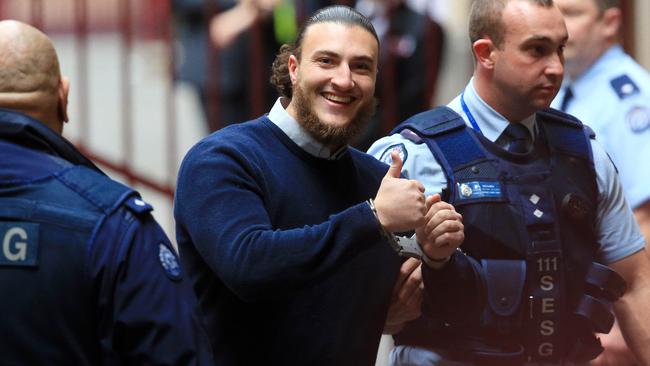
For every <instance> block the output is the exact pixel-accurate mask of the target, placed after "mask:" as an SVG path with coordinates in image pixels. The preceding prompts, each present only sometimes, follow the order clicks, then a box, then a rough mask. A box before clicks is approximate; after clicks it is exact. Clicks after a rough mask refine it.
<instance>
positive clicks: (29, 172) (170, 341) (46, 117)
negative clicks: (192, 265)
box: [0, 21, 211, 365]
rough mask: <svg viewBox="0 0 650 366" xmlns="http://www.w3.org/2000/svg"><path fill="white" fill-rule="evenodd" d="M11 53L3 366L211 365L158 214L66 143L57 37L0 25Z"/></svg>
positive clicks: (3, 75) (5, 123)
mask: <svg viewBox="0 0 650 366" xmlns="http://www.w3.org/2000/svg"><path fill="white" fill-rule="evenodd" d="M0 55H2V56H1V57H0V157H1V158H0V241H1V242H0V244H1V248H0V293H1V294H2V296H1V300H0V324H2V326H0V355H2V356H1V358H2V362H1V363H2V364H4V365H100V364H101V365H121V364H130V365H199V364H211V360H210V357H211V356H210V355H211V352H210V350H209V346H208V345H207V342H206V338H205V335H204V333H203V329H202V325H201V324H200V322H199V320H198V317H197V311H196V309H197V304H196V300H195V299H194V298H193V295H192V293H191V289H190V288H189V285H188V284H187V282H186V280H185V278H184V277H185V275H184V273H183V270H182V269H181V267H180V265H179V261H178V258H177V256H176V254H175V252H174V249H173V248H172V246H171V245H170V242H169V240H168V239H167V237H166V236H165V234H164V233H163V231H162V230H161V229H160V227H159V226H158V224H157V223H156V222H155V221H154V219H153V217H152V216H151V213H150V212H151V210H152V208H151V206H150V205H148V204H147V203H145V202H144V201H142V200H141V199H140V196H139V195H138V193H137V192H135V191H133V190H132V189H130V188H128V187H126V186H124V185H122V184H119V183H117V182H115V181H113V180H111V179H110V178H108V177H107V176H106V175H104V173H102V172H101V171H100V170H99V169H98V168H97V167H95V166H94V165H93V164H92V163H91V162H90V161H89V160H88V159H86V158H85V157H84V156H83V155H82V154H81V153H79V151H77V150H76V149H75V148H74V147H73V146H72V144H70V143H69V142H68V141H67V140H65V139H64V138H63V137H62V136H61V135H60V134H61V132H62V129H63V123H64V121H67V120H68V116H67V112H66V107H67V97H68V90H69V89H68V81H67V80H66V79H65V78H62V77H61V75H60V71H59V63H58V60H57V55H56V52H55V50H54V48H53V46H52V43H51V42H50V40H49V39H48V38H47V37H46V36H45V35H44V34H43V33H41V32H40V31H38V30H36V29H35V28H33V27H31V26H29V25H26V24H23V23H20V22H16V21H0Z"/></svg>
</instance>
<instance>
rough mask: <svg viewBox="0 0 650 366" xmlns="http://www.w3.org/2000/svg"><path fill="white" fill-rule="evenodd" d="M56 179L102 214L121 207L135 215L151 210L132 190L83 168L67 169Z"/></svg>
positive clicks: (79, 166)
mask: <svg viewBox="0 0 650 366" xmlns="http://www.w3.org/2000/svg"><path fill="white" fill-rule="evenodd" d="M58 178H59V179H60V180H61V181H62V182H63V183H65V184H66V185H67V186H68V187H70V188H71V189H73V190H75V191H76V192H77V193H79V194H80V195H81V196H83V197H84V198H86V199H87V200H88V201H90V202H92V203H93V204H94V205H95V206H97V208H98V209H99V210H100V211H102V212H103V213H104V214H109V213H111V212H113V211H114V210H115V209H117V208H118V207H120V206H122V205H124V206H125V207H127V208H128V209H129V211H131V212H133V213H134V214H136V215H141V214H144V213H147V212H150V211H151V210H153V207H151V205H149V204H148V203H146V202H144V201H142V199H141V198H140V195H139V194H138V192H136V191H135V190H133V189H132V188H130V187H128V186H126V185H124V184H122V183H120V182H117V181H114V180H112V179H110V178H109V177H107V176H105V175H103V174H101V173H99V172H97V171H95V170H92V169H89V168H86V167H84V166H81V165H78V166H75V167H74V168H72V169H68V170H67V171H65V172H64V173H62V174H59V176H58Z"/></svg>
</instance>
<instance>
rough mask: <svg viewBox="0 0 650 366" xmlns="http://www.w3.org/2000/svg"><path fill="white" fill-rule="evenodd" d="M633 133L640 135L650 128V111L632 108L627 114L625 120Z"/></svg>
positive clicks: (642, 108)
mask: <svg viewBox="0 0 650 366" xmlns="http://www.w3.org/2000/svg"><path fill="white" fill-rule="evenodd" d="M625 120H626V121H627V124H628V126H629V127H630V129H631V130H632V132H634V133H641V132H643V131H645V130H647V129H648V128H650V110H648V108H645V107H640V106H639V107H634V108H632V109H630V110H629V112H627V116H626V118H625Z"/></svg>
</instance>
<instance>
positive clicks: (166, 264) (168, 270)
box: [158, 243, 182, 281]
mask: <svg viewBox="0 0 650 366" xmlns="http://www.w3.org/2000/svg"><path fill="white" fill-rule="evenodd" d="M158 259H159V260H160V265H161V266H162V268H163V269H164V270H165V274H167V277H169V278H171V279H172V280H175V281H178V280H180V279H181V278H182V272H181V265H180V263H179V262H178V257H177V256H176V254H175V253H174V252H172V250H171V249H169V248H168V247H167V246H166V245H165V244H163V243H160V244H159V250H158Z"/></svg>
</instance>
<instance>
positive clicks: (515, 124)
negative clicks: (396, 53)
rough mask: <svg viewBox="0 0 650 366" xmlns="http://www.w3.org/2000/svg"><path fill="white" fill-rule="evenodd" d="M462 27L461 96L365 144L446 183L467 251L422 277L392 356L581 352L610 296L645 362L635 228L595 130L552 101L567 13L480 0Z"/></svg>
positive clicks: (643, 267)
mask: <svg viewBox="0 0 650 366" xmlns="http://www.w3.org/2000/svg"><path fill="white" fill-rule="evenodd" d="M469 33H470V40H471V47H472V52H473V55H474V58H475V69H474V75H473V78H472V79H471V80H470V81H469V83H468V84H467V86H466V87H465V89H464V90H463V91H462V92H461V94H460V95H459V96H458V97H457V98H455V99H454V100H453V101H451V103H449V104H448V105H447V107H442V108H437V109H433V110H431V111H427V112H424V113H422V114H419V115H416V116H414V117H412V118H410V119H409V120H407V121H405V122H404V123H403V124H401V125H400V126H398V127H397V128H396V129H395V130H394V134H393V135H391V136H389V137H386V138H383V139H381V140H379V141H377V142H376V143H375V144H374V145H373V146H372V147H371V149H370V153H371V154H373V155H374V156H376V157H377V158H379V159H381V160H383V161H390V156H391V154H392V155H394V153H393V152H394V151H398V152H400V155H401V156H403V160H404V166H403V173H404V174H405V175H406V176H407V177H409V178H411V179H417V180H419V181H421V182H422V183H423V184H424V186H425V187H426V194H434V193H437V192H442V195H443V198H444V199H446V200H447V201H448V202H449V203H451V204H453V205H454V206H455V207H456V210H457V211H458V212H459V213H461V214H462V215H463V222H464V225H465V242H464V243H463V246H462V249H463V251H464V253H454V254H453V255H452V256H451V257H450V258H449V262H448V263H447V266H445V267H444V268H443V269H441V270H439V271H435V272H434V271H431V272H429V273H430V274H432V275H431V276H428V277H425V278H424V282H425V285H426V286H428V288H430V289H434V288H436V289H437V291H432V292H431V293H430V294H433V295H432V296H426V297H425V305H424V306H426V307H428V308H430V309H433V311H427V312H423V313H424V314H425V315H423V316H422V317H420V318H419V319H417V320H415V321H412V322H410V323H408V324H407V325H406V327H405V328H404V330H403V331H402V332H401V333H399V334H398V335H397V336H396V343H397V345H398V346H397V347H396V348H395V349H394V350H393V352H392V354H391V360H392V363H393V364H394V365H405V364H408V365H559V364H566V363H567V362H572V363H582V362H588V361H589V360H592V359H594V358H595V357H597V356H598V354H599V353H601V352H602V346H601V344H600V342H599V340H598V339H597V337H596V336H595V335H594V334H595V333H607V332H608V331H609V330H610V328H611V326H612V324H613V322H614V315H613V314H612V312H610V309H611V307H610V304H612V303H613V304H614V308H613V309H614V311H615V314H616V316H617V318H618V320H619V322H620V326H621V329H622V331H623V334H624V336H625V338H626V339H627V340H628V343H629V345H630V347H631V348H632V350H633V351H634V353H635V355H636V356H637V358H638V360H639V361H640V362H641V363H642V364H643V365H650V348H648V347H647V345H648V342H649V340H650V312H649V310H648V307H647V305H646V304H647V303H648V301H649V300H650V282H648V278H650V262H649V260H648V257H647V255H646V252H645V250H644V240H643V237H642V236H641V234H640V232H639V229H638V227H637V225H636V223H635V220H634V216H633V215H632V212H631V210H630V208H629V206H628V205H627V203H626V201H625V198H624V196H623V193H622V189H621V185H620V182H619V178H618V176H617V173H616V170H615V168H614V166H613V164H612V163H611V162H610V160H609V158H608V156H607V154H606V153H605V151H603V149H602V148H601V146H600V145H599V144H598V143H597V141H596V140H595V139H594V138H595V137H594V135H593V133H592V132H591V130H590V129H589V128H587V127H586V126H584V125H582V123H581V122H579V121H578V120H577V119H575V118H573V117H571V116H570V115H566V114H563V113H561V112H558V111H556V110H552V109H547V107H548V106H549V105H550V103H551V100H552V99H553V98H554V97H555V95H556V94H557V92H558V89H559V88H560V85H561V82H562V76H563V72H564V67H563V62H564V58H563V49H564V46H565V44H566V42H567V38H568V36H567V30H566V26H565V24H564V20H563V17H562V13H561V12H560V10H559V9H558V8H557V7H556V6H555V5H554V4H553V2H552V0H504V1H494V0H476V1H474V2H473V4H472V8H471V13H470V22H469ZM451 264H453V265H451ZM436 286H437V287H436ZM427 294H429V293H427ZM461 294H464V295H465V299H466V300H465V301H464V302H459V303H458V304H457V306H455V309H456V311H454V312H448V311H447V312H445V311H444V308H443V307H442V306H441V305H442V304H447V305H449V304H448V303H449V302H450V301H452V300H450V299H456V296H460V295H461ZM437 308H440V309H441V310H440V311H435V309H437ZM447 308H449V306H447ZM428 314H433V315H431V316H428Z"/></svg>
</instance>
